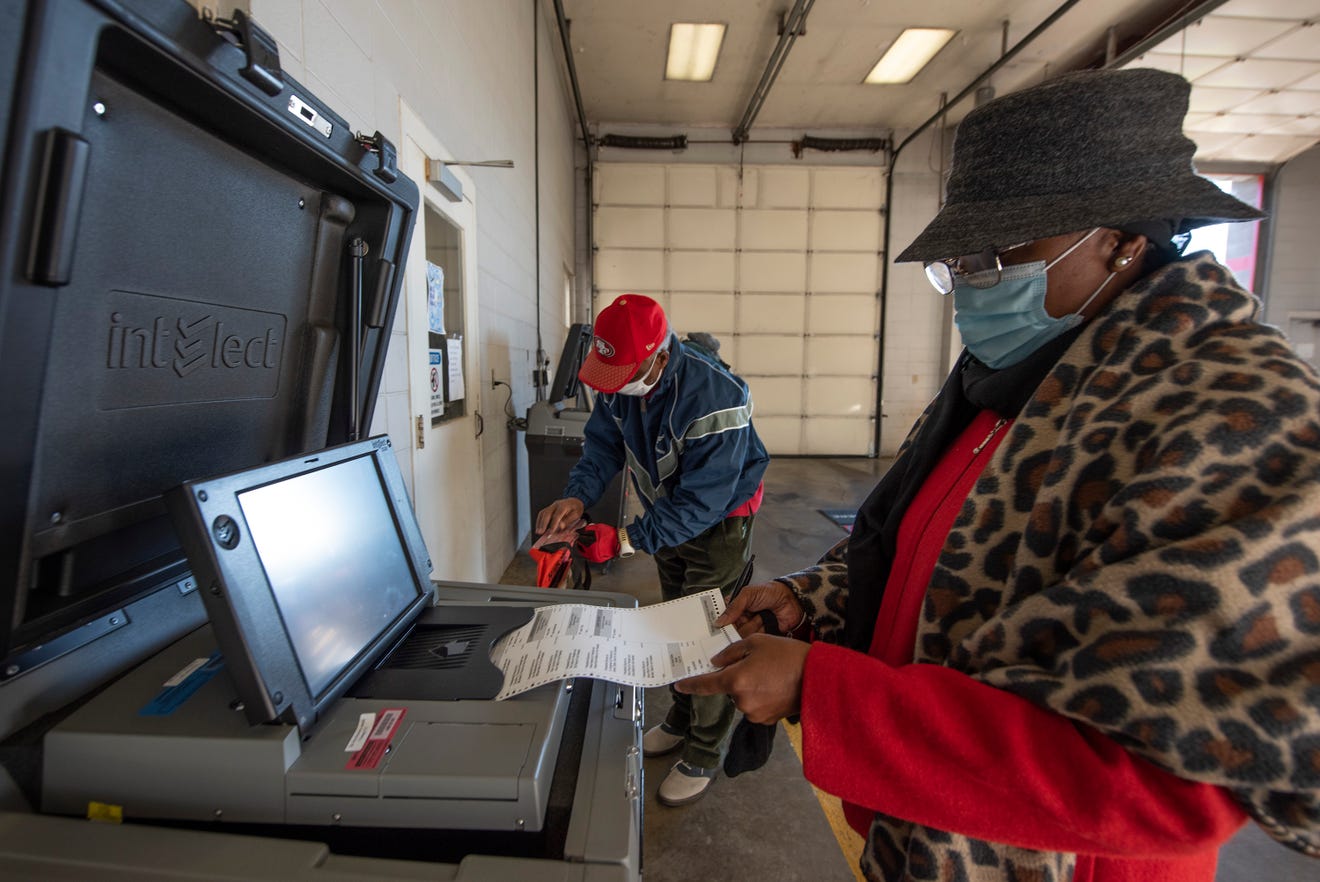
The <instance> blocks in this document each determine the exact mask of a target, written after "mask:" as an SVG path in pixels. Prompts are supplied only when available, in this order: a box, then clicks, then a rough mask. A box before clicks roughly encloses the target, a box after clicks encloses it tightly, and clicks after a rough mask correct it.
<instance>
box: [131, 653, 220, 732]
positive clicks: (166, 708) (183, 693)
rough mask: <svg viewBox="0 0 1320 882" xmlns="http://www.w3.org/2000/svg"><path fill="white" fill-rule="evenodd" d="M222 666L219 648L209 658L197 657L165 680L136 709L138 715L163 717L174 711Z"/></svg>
mask: <svg viewBox="0 0 1320 882" xmlns="http://www.w3.org/2000/svg"><path fill="white" fill-rule="evenodd" d="M224 666H225V659H224V656H222V655H221V654H220V651H219V650H216V651H215V652H213V653H211V657H210V658H207V659H198V660H197V661H196V662H194V663H193V664H191V665H189V666H188V667H186V668H184V669H183V670H182V671H180V672H179V673H178V674H175V675H174V676H173V677H171V678H170V679H169V680H167V681H165V688H164V689H162V690H161V691H160V692H159V693H158V694H157V695H156V697H155V698H153V699H152V700H151V703H150V704H148V705H147V706H146V707H144V708H142V710H140V711H138V716H140V717H164V716H168V715H169V714H172V713H174V712H175V711H176V710H178V709H179V707H180V706H182V705H183V703H184V702H185V701H187V700H188V699H189V698H191V697H192V695H193V693H194V692H196V691H197V690H198V689H201V688H202V686H204V685H206V681H208V680H210V679H211V678H212V677H214V676H215V675H216V674H217V673H218V672H219V671H220V670H222V669H223V668H224ZM190 669H191V670H190Z"/></svg>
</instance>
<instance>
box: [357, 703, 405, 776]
mask: <svg viewBox="0 0 1320 882" xmlns="http://www.w3.org/2000/svg"><path fill="white" fill-rule="evenodd" d="M405 713H407V709H406V708H401V707H390V708H386V709H385V710H383V711H381V712H380V713H379V714H378V715H377V716H376V726H375V728H374V729H372V730H371V734H370V735H368V736H367V743H366V744H364V745H362V749H361V750H359V751H358V752H357V753H355V754H353V755H352V756H351V757H349V758H348V764H347V765H345V766H344V768H346V769H374V768H376V767H377V766H378V765H380V761H381V760H382V759H384V758H385V752H386V751H387V750H389V746H390V741H391V740H392V739H393V738H394V733H395V732H396V731H398V728H399V724H400V723H402V722H403V715H404V714H405Z"/></svg>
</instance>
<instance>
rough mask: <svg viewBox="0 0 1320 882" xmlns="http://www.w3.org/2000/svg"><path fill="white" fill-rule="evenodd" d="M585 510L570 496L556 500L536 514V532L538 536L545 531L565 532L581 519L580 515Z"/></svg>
mask: <svg viewBox="0 0 1320 882" xmlns="http://www.w3.org/2000/svg"><path fill="white" fill-rule="evenodd" d="M585 510H586V506H585V505H583V504H582V500H581V499H576V498H574V497H572V496H569V497H567V498H565V499H556V500H555V501H554V502H552V503H550V504H549V505H547V506H546V507H545V508H543V509H541V511H540V513H538V514H537V516H536V532H537V533H538V534H540V533H545V532H547V531H548V532H551V533H558V532H560V531H561V530H567V529H568V528H569V527H572V526H573V525H574V524H576V523H577V522H578V521H579V520H581V519H582V513H583V512H584V511H585Z"/></svg>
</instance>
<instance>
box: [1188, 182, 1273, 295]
mask: <svg viewBox="0 0 1320 882" xmlns="http://www.w3.org/2000/svg"><path fill="white" fill-rule="evenodd" d="M1203 177H1205V178H1206V179H1207V180H1209V181H1210V183H1212V184H1214V185H1216V186H1217V187H1219V189H1221V190H1223V191H1224V192H1225V193H1228V194H1229V195H1231V196H1236V197H1237V198H1238V199H1241V200H1242V201H1243V202H1245V203H1247V204H1248V205H1252V206H1255V207H1256V208H1260V207H1261V205H1262V203H1263V201H1264V195H1265V178H1264V177H1263V176H1262V175H1249V174H1237V175H1227V174H1207V175H1204V176H1203ZM1259 237H1260V221H1251V222H1250V223H1239V224H1214V225H1213V226H1209V227H1200V228H1199V229H1195V230H1193V231H1192V240H1191V242H1189V243H1188V245H1187V250H1186V251H1185V252H1184V253H1185V254H1191V253H1193V252H1195V251H1210V252H1211V253H1213V254H1214V256H1215V260H1218V261H1219V262H1220V263H1222V264H1223V265H1224V266H1226V267H1228V268H1229V270H1230V271H1232V273H1233V275H1234V276H1236V277H1237V280H1238V282H1239V284H1241V285H1244V286H1245V287H1247V288H1254V287H1255V286H1256V255H1257V254H1258V253H1259V251H1260V242H1259Z"/></svg>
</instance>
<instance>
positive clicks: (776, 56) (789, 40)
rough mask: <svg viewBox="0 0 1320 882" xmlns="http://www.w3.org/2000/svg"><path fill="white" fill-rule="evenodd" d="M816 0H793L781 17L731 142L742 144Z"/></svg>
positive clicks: (802, 30)
mask: <svg viewBox="0 0 1320 882" xmlns="http://www.w3.org/2000/svg"><path fill="white" fill-rule="evenodd" d="M815 2H816V0H796V2H795V3H794V4H793V8H792V9H790V10H789V12H788V15H787V16H786V17H785V18H784V19H783V27H782V28H781V30H780V32H779V42H777V43H776V44H775V48H774V50H773V51H772V52H771V53H770V59H769V60H768V61H767V62H766V64H765V71H764V72H762V74H761V81H760V82H759V83H757V84H756V89H755V91H753V92H752V97H751V99H750V100H749V101H748V102H747V109H746V110H745V111H743V115H742V119H741V120H740V121H739V122H738V127H737V128H735V129H734V130H733V143H735V144H742V143H743V142H745V141H746V140H747V137H748V133H749V132H750V131H751V128H752V123H753V122H755V121H756V115H757V114H758V113H760V112H761V106H762V105H763V104H765V99H766V96H767V95H769V94H770V87H771V86H773V85H774V84H775V80H776V79H777V78H778V77H779V71H780V70H781V69H782V68H783V66H784V60H785V59H787V58H788V50H790V49H792V48H793V43H794V42H795V41H796V40H797V38H798V35H799V34H804V33H806V24H807V13H808V12H810V11H811V7H812V5H814V4H815Z"/></svg>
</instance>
